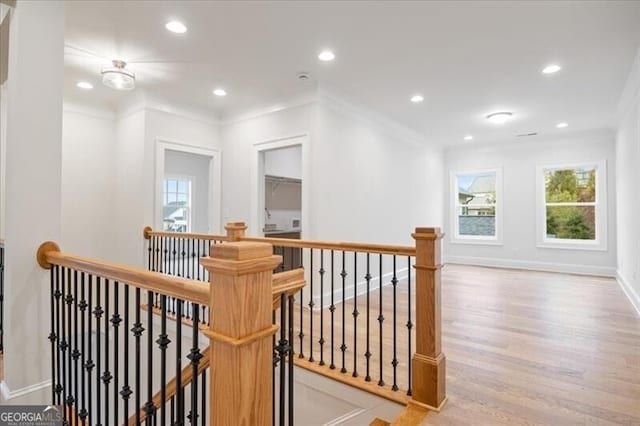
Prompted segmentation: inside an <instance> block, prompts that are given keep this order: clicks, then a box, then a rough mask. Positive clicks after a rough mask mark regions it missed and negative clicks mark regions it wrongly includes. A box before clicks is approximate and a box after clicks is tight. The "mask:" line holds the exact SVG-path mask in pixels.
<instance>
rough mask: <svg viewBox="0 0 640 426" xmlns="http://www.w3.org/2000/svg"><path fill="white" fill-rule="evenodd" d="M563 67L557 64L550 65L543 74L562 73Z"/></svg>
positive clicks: (544, 69)
mask: <svg viewBox="0 0 640 426" xmlns="http://www.w3.org/2000/svg"><path fill="white" fill-rule="evenodd" d="M561 69H562V67H561V66H560V65H556V64H549V65H547V66H546V67H544V68H543V69H542V74H555V73H557V72H558V71H560V70H561Z"/></svg>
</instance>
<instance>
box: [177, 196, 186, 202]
mask: <svg viewBox="0 0 640 426" xmlns="http://www.w3.org/2000/svg"><path fill="white" fill-rule="evenodd" d="M178 202H180V203H184V204H186V203H187V194H178Z"/></svg>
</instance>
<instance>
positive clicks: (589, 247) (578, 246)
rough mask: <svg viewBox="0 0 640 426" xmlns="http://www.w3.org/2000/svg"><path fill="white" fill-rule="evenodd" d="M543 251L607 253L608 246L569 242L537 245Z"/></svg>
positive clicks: (548, 242)
mask: <svg viewBox="0 0 640 426" xmlns="http://www.w3.org/2000/svg"><path fill="white" fill-rule="evenodd" d="M537 247H538V248H542V249H559V250H586V251H607V246H606V244H601V243H599V242H598V243H594V242H590V243H573V242H569V241H557V242H551V241H544V242H540V243H538V244H537Z"/></svg>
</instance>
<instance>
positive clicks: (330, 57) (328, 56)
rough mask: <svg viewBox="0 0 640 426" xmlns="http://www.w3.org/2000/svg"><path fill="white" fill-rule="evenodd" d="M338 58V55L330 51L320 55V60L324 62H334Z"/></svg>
mask: <svg viewBox="0 0 640 426" xmlns="http://www.w3.org/2000/svg"><path fill="white" fill-rule="evenodd" d="M335 58H336V55H335V54H334V53H333V52H332V51H330V50H323V51H322V52H320V54H319V55H318V59H320V60H321V61H324V62H329V61H333V60H334V59H335Z"/></svg>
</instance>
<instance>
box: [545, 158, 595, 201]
mask: <svg viewBox="0 0 640 426" xmlns="http://www.w3.org/2000/svg"><path fill="white" fill-rule="evenodd" d="M544 182H545V196H546V200H547V202H549V203H562V202H574V203H575V202H583V203H586V202H595V201H596V169H595V167H593V166H591V167H577V168H572V169H562V170H545V172H544Z"/></svg>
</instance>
